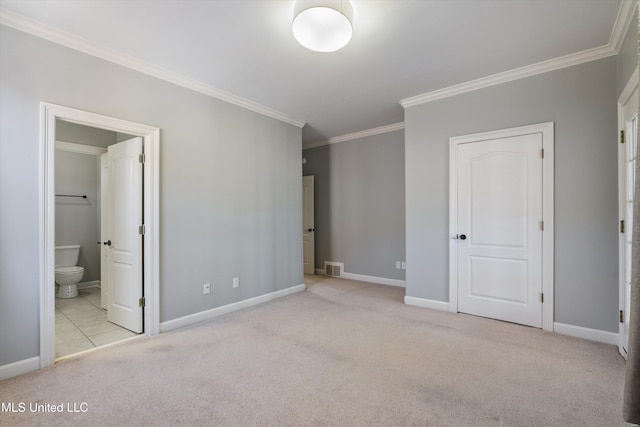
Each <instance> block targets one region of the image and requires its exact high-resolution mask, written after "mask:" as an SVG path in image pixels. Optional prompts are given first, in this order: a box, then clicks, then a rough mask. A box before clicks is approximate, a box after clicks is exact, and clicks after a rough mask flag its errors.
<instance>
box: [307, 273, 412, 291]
mask: <svg viewBox="0 0 640 427" xmlns="http://www.w3.org/2000/svg"><path fill="white" fill-rule="evenodd" d="M316 274H317V275H318V276H326V275H327V273H326V272H325V271H324V270H323V269H321V268H316ZM339 278H340V279H349V280H359V281H361V282H369V283H377V284H379V285H389V286H397V287H400V288H405V287H406V286H407V284H406V282H405V281H404V280H397V279H387V278H386V277H377V276H365V275H364V274H355V273H347V272H346V271H343V272H342V275H341V276H340V277H339Z"/></svg>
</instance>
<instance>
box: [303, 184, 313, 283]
mask: <svg viewBox="0 0 640 427" xmlns="http://www.w3.org/2000/svg"><path fill="white" fill-rule="evenodd" d="M313 186H314V181H313V175H310V176H303V177H302V259H303V262H304V274H315V273H316V267H315V218H314V213H313V209H314V188H313Z"/></svg>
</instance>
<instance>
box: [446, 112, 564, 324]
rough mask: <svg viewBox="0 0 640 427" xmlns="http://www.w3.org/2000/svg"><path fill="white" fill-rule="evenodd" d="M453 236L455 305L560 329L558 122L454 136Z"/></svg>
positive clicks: (452, 299)
mask: <svg viewBox="0 0 640 427" xmlns="http://www.w3.org/2000/svg"><path fill="white" fill-rule="evenodd" d="M543 148H544V159H543V158H542V153H543V151H542V149H543ZM543 224H544V231H543V230H542V227H543ZM450 237H451V240H450V242H451V243H450V253H449V257H450V271H449V273H450V274H449V276H450V283H449V289H450V291H449V295H450V298H449V310H450V311H453V312H457V311H460V312H466V313H470V314H476V315H480V316H485V317H491V318H495V319H500V320H506V321H510V322H515V323H520V324H525V325H530V326H534V327H542V328H543V329H545V330H550V331H552V330H553V123H544V124H541V125H532V126H524V127H520V128H513V129H505V130H500V131H495V132H486V133H482V134H474V135H466V136H461V137H454V138H451V139H450ZM542 294H544V303H542V302H541V295H542Z"/></svg>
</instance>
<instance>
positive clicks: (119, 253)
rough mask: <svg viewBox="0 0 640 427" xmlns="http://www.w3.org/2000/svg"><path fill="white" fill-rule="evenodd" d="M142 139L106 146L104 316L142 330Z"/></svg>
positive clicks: (125, 326)
mask: <svg viewBox="0 0 640 427" xmlns="http://www.w3.org/2000/svg"><path fill="white" fill-rule="evenodd" d="M141 154H142V138H140V137H136V138H133V139H130V140H127V141H123V142H120V143H118V144H114V145H110V146H109V147H108V156H109V167H108V176H109V179H108V183H109V184H108V186H109V189H108V198H107V211H108V214H107V218H106V219H107V230H108V231H107V239H108V240H107V242H108V243H107V247H108V248H109V249H108V250H109V255H108V261H107V271H108V273H107V288H108V289H109V295H108V299H107V301H108V304H107V319H108V320H109V321H110V322H113V323H115V324H117V325H120V326H122V327H123V328H126V329H129V330H131V331H133V332H137V333H140V332H142V327H143V323H142V315H143V307H142V305H141V304H139V301H140V300H141V298H142V295H143V294H142V277H143V275H142V243H143V236H142V234H141V233H140V231H141V230H140V229H139V227H140V226H141V225H142V223H143V216H142V171H143V165H142V163H141V162H140V155H141Z"/></svg>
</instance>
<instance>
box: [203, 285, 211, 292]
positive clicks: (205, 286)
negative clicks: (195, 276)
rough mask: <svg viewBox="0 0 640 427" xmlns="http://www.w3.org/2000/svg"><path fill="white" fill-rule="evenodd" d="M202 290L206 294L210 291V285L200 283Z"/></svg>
mask: <svg viewBox="0 0 640 427" xmlns="http://www.w3.org/2000/svg"><path fill="white" fill-rule="evenodd" d="M202 292H203V293H204V294H205V295H207V294H210V293H211V285H210V284H209V283H205V284H204V285H202Z"/></svg>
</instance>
